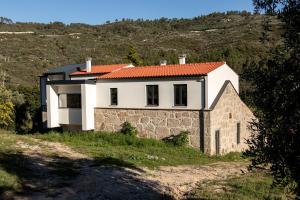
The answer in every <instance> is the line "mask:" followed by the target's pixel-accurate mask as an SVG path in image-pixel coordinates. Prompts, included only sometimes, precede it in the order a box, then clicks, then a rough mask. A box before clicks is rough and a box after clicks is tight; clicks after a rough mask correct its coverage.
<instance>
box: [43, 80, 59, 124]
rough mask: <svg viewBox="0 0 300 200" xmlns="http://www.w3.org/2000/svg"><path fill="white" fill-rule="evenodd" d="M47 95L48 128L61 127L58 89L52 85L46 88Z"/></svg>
mask: <svg viewBox="0 0 300 200" xmlns="http://www.w3.org/2000/svg"><path fill="white" fill-rule="evenodd" d="M46 93H47V127H48V128H56V127H59V112H58V95H57V88H56V87H55V86H52V85H47V86H46Z"/></svg>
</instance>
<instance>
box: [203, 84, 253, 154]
mask: <svg viewBox="0 0 300 200" xmlns="http://www.w3.org/2000/svg"><path fill="white" fill-rule="evenodd" d="M223 89H224V90H223V91H222V90H221V93H222V94H221V96H220V97H219V99H218V101H217V102H216V104H215V105H214V108H213V109H212V110H211V111H210V114H209V115H210V116H209V118H210V127H209V129H210V134H209V133H207V136H205V140H207V141H208V142H209V144H207V145H208V146H209V145H210V148H209V147H208V149H207V150H208V151H206V152H207V153H209V154H215V153H216V143H215V142H216V141H215V132H216V131H217V130H220V144H221V145H220V146H221V148H220V153H221V154H225V153H228V152H231V151H242V150H244V149H245V148H247V144H245V139H247V138H249V136H250V134H251V132H250V130H249V129H248V126H249V122H251V121H252V119H254V115H253V114H252V112H251V110H250V109H249V108H248V107H247V106H246V105H245V104H244V102H243V101H242V100H241V99H240V97H239V95H238V94H237V92H236V91H235V89H234V88H233V86H232V84H231V83H230V82H227V83H225V85H224V88H223ZM238 122H239V123H240V124H241V128H240V130H241V132H240V144H237V123H238ZM209 149H210V150H209Z"/></svg>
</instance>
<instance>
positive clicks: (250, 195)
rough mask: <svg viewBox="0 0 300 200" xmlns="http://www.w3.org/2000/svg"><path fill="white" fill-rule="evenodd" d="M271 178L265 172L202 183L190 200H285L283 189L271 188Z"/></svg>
mask: <svg viewBox="0 0 300 200" xmlns="http://www.w3.org/2000/svg"><path fill="white" fill-rule="evenodd" d="M272 181H273V179H272V177H271V175H269V174H267V173H266V172H262V171H261V172H253V173H248V174H244V175H242V176H240V177H236V178H230V179H227V180H225V181H224V180H222V181H210V182H206V183H202V184H201V185H199V186H198V188H197V189H195V190H194V191H193V192H192V193H191V194H190V196H189V197H188V199H190V200H196V199H199V200H200V199H201V200H209V199H218V200H223V199H224V200H225V199H226V200H227V199H238V200H252V199H287V197H286V196H285V195H284V189H283V188H281V187H274V188H273V187H272Z"/></svg>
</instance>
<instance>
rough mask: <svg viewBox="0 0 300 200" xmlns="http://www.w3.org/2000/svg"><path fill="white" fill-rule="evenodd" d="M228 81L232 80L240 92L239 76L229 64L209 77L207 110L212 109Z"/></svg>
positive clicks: (211, 73) (209, 74)
mask: <svg viewBox="0 0 300 200" xmlns="http://www.w3.org/2000/svg"><path fill="white" fill-rule="evenodd" d="M226 80H230V81H231V83H232V84H233V86H234V88H235V89H236V91H237V92H239V76H238V74H236V73H235V72H234V71H233V70H232V69H231V68H230V67H229V66H228V65H227V64H224V65H222V66H221V67H219V68H217V69H215V70H214V71H212V72H210V73H208V75H207V82H206V84H207V108H210V106H211V105H212V103H213V102H214V100H215V98H216V97H217V95H218V93H219V91H220V89H221V88H222V86H223V85H224V83H225V81H226Z"/></svg>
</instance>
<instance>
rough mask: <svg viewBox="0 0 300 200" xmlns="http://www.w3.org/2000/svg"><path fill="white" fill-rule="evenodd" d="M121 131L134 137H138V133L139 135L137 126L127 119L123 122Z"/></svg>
mask: <svg viewBox="0 0 300 200" xmlns="http://www.w3.org/2000/svg"><path fill="white" fill-rule="evenodd" d="M120 132H121V133H123V134H124V135H128V136H132V137H136V135H137V130H136V128H135V127H133V126H132V125H131V124H130V123H129V122H127V121H126V122H124V123H123V124H122V128H121V130H120Z"/></svg>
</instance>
